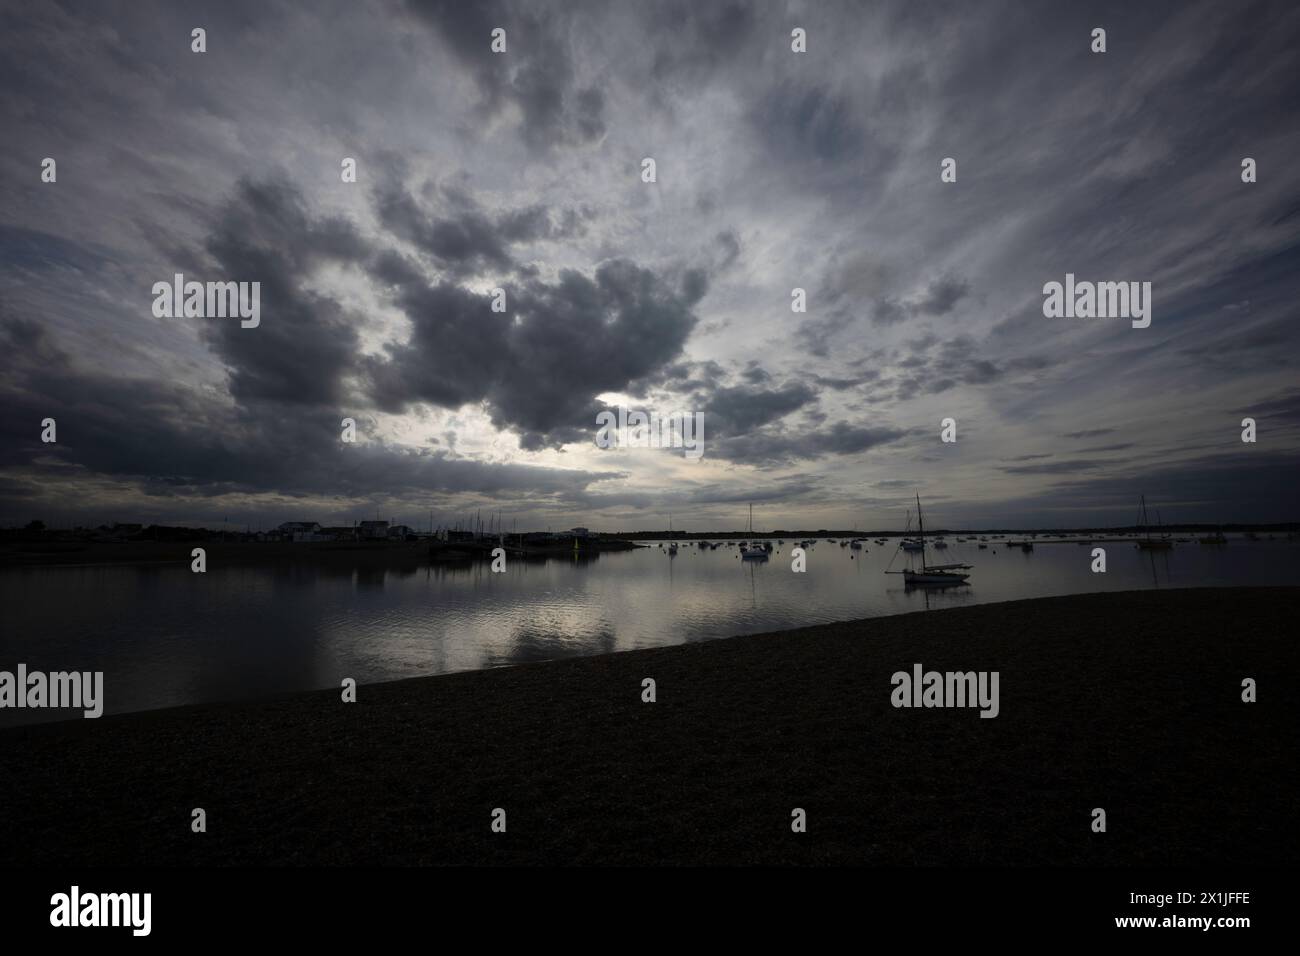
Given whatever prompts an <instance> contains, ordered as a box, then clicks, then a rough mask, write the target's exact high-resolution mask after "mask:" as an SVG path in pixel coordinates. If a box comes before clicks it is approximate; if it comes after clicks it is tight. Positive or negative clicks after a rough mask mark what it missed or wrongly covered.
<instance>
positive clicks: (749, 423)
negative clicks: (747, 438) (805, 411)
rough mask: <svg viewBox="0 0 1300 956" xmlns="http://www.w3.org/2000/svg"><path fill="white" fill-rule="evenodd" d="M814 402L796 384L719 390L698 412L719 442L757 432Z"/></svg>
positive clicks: (812, 395) (807, 390)
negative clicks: (756, 430) (771, 387)
mask: <svg viewBox="0 0 1300 956" xmlns="http://www.w3.org/2000/svg"><path fill="white" fill-rule="evenodd" d="M816 399H817V393H816V392H814V391H813V390H812V389H811V388H809V387H808V386H807V385H803V384H799V383H795V384H791V385H786V386H783V387H781V388H773V389H766V388H754V387H749V386H736V387H721V388H716V389H715V390H714V391H713V393H712V395H710V396H709V398H708V400H707V401H706V402H705V403H704V405H703V407H702V411H703V412H704V416H705V421H706V422H708V427H709V430H710V432H711V433H712V434H713V435H714V436H716V437H718V438H722V437H727V436H733V435H743V434H745V433H747V432H750V431H752V430H754V429H756V428H761V427H762V426H763V425H767V424H769V423H770V422H774V421H776V420H777V419H780V418H784V417H785V416H786V415H788V414H790V413H791V412H793V411H797V410H798V409H801V408H803V407H804V406H805V405H808V404H810V403H812V402H814V401H816Z"/></svg>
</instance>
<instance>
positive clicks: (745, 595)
mask: <svg viewBox="0 0 1300 956" xmlns="http://www.w3.org/2000/svg"><path fill="white" fill-rule="evenodd" d="M773 544H774V551H773V553H772V555H771V557H770V559H769V560H768V561H765V562H750V561H741V560H740V556H739V552H738V550H737V549H736V548H734V547H726V546H720V547H719V548H718V549H716V550H701V549H699V548H696V547H691V546H686V545H684V544H683V545H682V547H681V549H680V551H679V553H678V556H677V557H675V558H673V557H669V555H668V554H667V552H666V550H665V549H660V548H648V549H640V550H637V551H632V552H610V553H605V554H598V553H591V552H583V553H580V554H578V555H576V556H575V555H573V554H560V555H555V556H538V557H530V558H529V559H522V558H514V557H512V558H509V559H508V567H507V571H506V573H504V574H496V573H493V572H492V571H491V570H490V565H489V564H488V563H486V562H461V563H451V562H439V563H436V564H425V565H416V564H409V563H406V564H403V565H402V566H400V567H392V568H384V567H376V566H374V565H373V564H368V565H366V566H352V565H351V564H350V563H347V562H327V563H322V564H319V565H298V566H274V567H233V568H213V569H210V570H209V571H208V572H207V573H206V574H203V575H195V574H191V573H189V571H188V568H185V567H163V566H157V565H151V566H142V567H80V568H40V569H31V568H25V569H8V570H5V571H2V572H0V601H2V602H3V606H4V607H5V609H6V612H5V613H6V626H5V628H4V629H3V631H2V632H0V667H7V668H11V667H12V666H14V665H16V664H17V663H18V662H23V663H26V664H27V665H28V666H29V667H30V668H32V669H34V670H36V669H39V670H67V669H77V670H103V671H104V672H105V688H106V709H107V711H108V712H110V713H115V712H120V711H123V710H136V709H143V708H149V707H162V706H169V705H175V704H184V703H194V702H200V701H207V700H218V699H238V698H249V697H257V696H264V695H266V694H269V693H277V692H284V691H293V690H304V689H309V688H322V687H337V686H338V685H339V682H340V681H341V680H342V678H343V677H354V678H356V679H357V680H358V682H360V683H362V684H365V683H369V682H373V681H379V680H393V679H397V678H402V677H414V676H419V675H424V674H435V673H445V672H450V671H458V670H472V669H477V668H484V667H494V666H498V665H502V664H516V663H522V662H526V661H534V660H541V659H546V658H555V657H567V656H574V655H581V654H602V653H609V652H612V651H620V650H629V649H633V648H638V647H652V646H659V645H665V644H676V643H683V642H693V641H702V640H710V639H713V638H717V637H725V636H729V635H733V634H743V633H756V632H759V631H770V630H780V629H785V628H792V627H802V626H806V625H809V624H817V623H823V622H829V621H841V620H850V619H853V618H862V617H871V616H876V615H882V614H897V613H904V612H908V611H921V610H930V609H939V608H945V607H955V606H962V605H968V604H977V603H987V602H993V601H1006V600H1014V599H1017V598H1025V597H1039V596H1047V595H1052V594H1069V593H1078V592H1087V591H1100V590H1126V589H1133V588H1153V587H1196V586H1205V585H1242V586H1246V585H1269V584H1276V585H1289V584H1291V583H1292V581H1293V580H1294V579H1295V575H1296V571H1297V565H1298V564H1300V544H1297V543H1295V542H1285V541H1281V540H1279V541H1266V540H1261V541H1259V542H1249V543H1248V542H1240V541H1236V540H1234V541H1233V542H1232V544H1231V545H1230V546H1228V547H1215V548H1212V547H1205V546H1198V545H1196V544H1188V545H1179V546H1177V547H1175V548H1173V549H1171V550H1168V551H1159V552H1153V551H1140V550H1139V549H1138V548H1137V547H1136V545H1135V543H1134V542H1132V541H1125V542H1113V543H1106V544H1104V545H1098V546H1104V547H1105V548H1106V550H1107V563H1108V568H1107V571H1106V573H1105V574H1095V573H1093V572H1092V570H1091V564H1092V554H1091V552H1092V548H1090V547H1078V546H1076V545H1073V544H1064V543H1062V544H1054V543H1051V544H1049V543H1045V542H1042V541H1039V542H1037V543H1036V544H1037V547H1036V548H1035V549H1034V550H1033V551H1029V552H1025V551H1021V550H1020V549H1018V548H1008V547H1007V546H1006V543H1005V542H1004V541H990V542H988V543H987V544H988V547H987V548H986V549H984V550H979V549H978V546H977V543H975V542H964V543H957V542H955V541H954V542H951V543H950V547H949V549H948V551H947V553H946V555H945V557H944V558H943V562H944V563H949V562H962V563H967V564H970V565H972V566H973V567H972V569H971V577H970V579H969V582H968V584H967V585H965V586H962V587H954V588H941V589H937V590H936V589H933V588H909V587H906V586H905V585H904V584H903V582H902V579H901V577H897V576H890V575H885V574H884V571H885V569H886V568H887V567H889V566H890V562H891V561H894V562H895V563H894V564H893V567H894V568H900V567H902V566H903V562H902V561H901V560H896V555H895V553H894V549H893V547H892V545H890V546H879V545H875V544H874V543H869V544H868V545H867V547H866V548H865V549H864V550H862V551H853V550H850V549H848V548H840V547H839V546H838V544H830V543H829V542H818V543H817V544H816V545H814V546H812V547H810V548H808V549H806V557H807V571H806V572H805V573H802V574H796V573H793V572H792V570H791V556H790V550H791V548H792V547H793V543H792V542H790V541H788V540H787V541H786V542H785V544H784V545H776V544H775V542H773ZM42 717H44V718H45V719H48V714H45V713H42V712H33V711H17V710H8V709H7V710H5V711H0V722H4V723H13V722H16V721H17V720H20V719H27V720H31V719H33V718H34V719H41V718H42Z"/></svg>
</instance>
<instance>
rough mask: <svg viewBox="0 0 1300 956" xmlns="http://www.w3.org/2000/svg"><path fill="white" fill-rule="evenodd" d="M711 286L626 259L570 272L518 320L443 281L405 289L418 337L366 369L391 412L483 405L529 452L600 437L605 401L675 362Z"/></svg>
mask: <svg viewBox="0 0 1300 956" xmlns="http://www.w3.org/2000/svg"><path fill="white" fill-rule="evenodd" d="M704 282H706V280H705V279H704V278H703V277H702V276H700V275H698V274H697V273H694V272H688V273H687V274H686V277H685V280H684V283H683V284H684V285H685V286H686V288H685V289H675V288H673V287H671V286H669V285H668V284H667V283H666V282H665V281H664V280H663V279H662V278H660V277H659V276H657V275H656V274H654V273H652V272H650V271H648V270H646V269H643V268H641V267H639V266H637V265H636V264H634V263H632V262H628V261H626V260H615V261H611V262H605V263H602V264H601V265H600V266H599V267H598V268H597V269H596V272H595V276H594V277H592V278H588V277H587V276H585V275H583V274H581V273H579V272H576V271H573V270H567V271H565V272H562V273H561V274H560V276H559V278H558V280H557V281H556V282H554V283H548V282H544V281H541V280H530V281H526V282H524V283H522V284H521V285H519V286H518V287H517V288H515V287H512V288H511V289H509V290H508V293H509V311H508V312H507V313H494V312H492V311H491V308H490V304H491V303H490V299H489V297H487V296H483V295H476V294H474V293H471V292H468V291H466V290H464V289H462V288H460V287H458V286H454V285H450V284H447V283H442V284H440V285H437V286H428V285H426V284H425V283H424V282H422V281H414V282H410V283H406V284H404V285H401V286H400V289H399V292H398V294H397V298H396V302H397V304H398V305H399V307H400V308H401V309H402V310H403V311H404V312H405V313H406V315H407V317H408V318H409V319H410V321H411V328H412V332H411V337H410V339H409V340H408V341H407V342H405V343H402V344H394V345H389V346H388V347H387V349H386V353H387V354H386V356H385V357H383V358H378V359H374V358H372V359H368V360H367V362H366V371H367V374H368V377H369V380H370V382H371V389H372V394H373V395H374V397H375V400H376V401H377V402H378V404H379V405H380V407H381V408H384V409H386V410H388V411H401V410H403V409H405V408H406V407H407V406H408V405H409V404H411V403H413V402H421V401H426V402H431V403H433V404H436V405H442V406H444V407H448V408H456V407H458V406H460V405H463V404H465V403H468V402H479V401H481V402H484V403H485V404H486V407H487V409H488V411H489V413H490V414H491V416H492V419H493V422H494V423H495V424H496V425H497V426H498V427H501V428H513V429H516V430H518V431H519V433H520V435H521V443H522V444H523V445H524V447H526V448H538V447H542V446H544V445H552V444H562V443H564V442H566V441H574V440H577V439H578V438H579V437H580V436H581V435H582V434H583V430H587V432H588V433H589V432H590V431H593V430H594V428H595V421H596V419H595V416H596V413H597V411H599V410H600V407H601V406H600V403H599V402H598V401H597V400H596V396H597V395H599V394H600V393H602V392H615V391H623V390H624V389H625V388H626V387H627V386H628V385H629V383H632V382H635V381H637V380H638V379H642V378H645V377H647V376H650V375H652V374H653V373H655V372H656V371H657V370H658V369H660V368H661V367H662V366H664V365H666V364H668V363H669V362H671V361H672V360H673V359H675V358H677V357H678V356H679V355H680V353H681V350H682V346H683V345H684V344H685V342H686V339H687V338H688V336H689V335H690V333H691V330H692V329H693V328H694V326H695V323H696V321H697V319H696V316H695V314H694V313H693V312H692V310H691V304H692V303H693V301H694V300H695V299H696V298H697V297H698V293H699V292H700V290H699V288H698V286H699V284H700V283H704Z"/></svg>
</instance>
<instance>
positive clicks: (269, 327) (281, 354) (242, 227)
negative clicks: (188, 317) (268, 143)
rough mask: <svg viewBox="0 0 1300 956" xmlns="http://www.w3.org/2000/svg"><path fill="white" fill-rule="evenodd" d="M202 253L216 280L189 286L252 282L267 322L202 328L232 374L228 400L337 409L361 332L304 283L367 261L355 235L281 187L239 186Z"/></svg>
mask: <svg viewBox="0 0 1300 956" xmlns="http://www.w3.org/2000/svg"><path fill="white" fill-rule="evenodd" d="M207 251H208V252H209V253H210V254H211V256H212V258H213V259H214V260H215V262H216V270H215V274H214V275H212V276H204V277H196V276H189V277H187V278H198V279H200V281H204V280H207V279H212V280H216V281H237V282H260V283H261V303H260V304H261V310H262V314H263V315H266V316H268V321H266V322H264V323H262V324H260V325H259V326H258V327H257V328H255V329H246V328H243V327H242V326H241V325H240V323H239V322H237V321H220V320H214V321H210V322H209V323H208V324H206V325H204V326H203V329H204V335H205V337H206V338H207V340H208V341H209V343H210V344H211V345H212V348H213V351H214V352H216V354H217V355H219V356H220V357H221V359H222V360H223V361H224V362H225V363H226V366H227V367H228V368H229V370H230V392H231V395H232V396H234V398H235V399H236V400H238V401H241V402H254V401H262V400H272V401H276V402H284V403H289V404H306V405H312V404H325V403H335V404H337V403H338V402H339V401H340V400H341V399H342V397H343V378H344V375H345V374H346V373H347V372H348V371H349V370H350V369H351V367H352V366H353V365H354V363H355V360H356V354H357V352H358V351H359V346H358V335H357V331H356V330H357V326H358V325H359V322H358V321H357V317H356V316H353V315H350V314H349V313H348V312H347V311H346V310H345V309H344V308H343V307H342V306H341V305H340V304H339V303H338V302H337V301H335V300H334V299H332V298H330V297H328V296H326V295H323V294H321V293H319V292H316V291H315V290H313V288H312V286H311V283H312V276H313V274H314V273H315V271H316V270H317V269H318V268H319V267H320V266H321V265H323V264H325V263H329V262H335V263H344V264H352V265H356V264H359V263H360V262H361V261H362V260H363V259H365V258H366V257H367V256H368V255H369V253H370V250H369V247H368V246H367V244H366V243H365V242H364V241H363V240H362V239H361V237H360V236H359V235H358V233H357V232H356V230H355V229H354V228H353V226H352V225H351V224H350V223H348V222H347V221H345V220H342V219H337V218H316V217H313V216H312V215H311V214H310V213H309V212H308V211H307V208H306V203H305V202H304V200H303V198H302V195H301V193H300V192H299V191H298V190H297V189H296V188H295V187H294V186H292V185H289V184H288V183H285V182H283V181H273V182H258V183H254V182H249V181H244V182H242V183H240V185H239V188H238V190H237V192H236V195H235V196H234V197H233V199H232V200H231V201H230V202H229V203H228V204H227V206H226V207H225V210H224V212H223V213H222V215H221V219H220V222H219V223H218V225H217V228H216V231H215V232H214V233H213V235H212V236H211V237H210V238H209V239H208V242H207ZM271 317H273V318H271Z"/></svg>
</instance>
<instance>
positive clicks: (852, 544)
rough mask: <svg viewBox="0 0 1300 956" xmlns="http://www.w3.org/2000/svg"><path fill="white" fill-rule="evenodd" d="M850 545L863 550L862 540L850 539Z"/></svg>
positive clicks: (854, 548)
mask: <svg viewBox="0 0 1300 956" xmlns="http://www.w3.org/2000/svg"><path fill="white" fill-rule="evenodd" d="M849 547H850V548H852V549H853V550H854V551H861V550H862V542H861V541H850V542H849Z"/></svg>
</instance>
